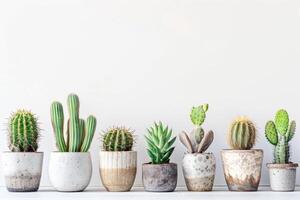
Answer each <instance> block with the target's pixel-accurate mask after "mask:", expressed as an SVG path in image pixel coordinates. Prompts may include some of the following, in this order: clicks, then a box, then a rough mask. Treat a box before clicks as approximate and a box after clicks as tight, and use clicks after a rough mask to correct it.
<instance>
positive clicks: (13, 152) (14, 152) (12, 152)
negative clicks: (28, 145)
mask: <svg viewBox="0 0 300 200" xmlns="http://www.w3.org/2000/svg"><path fill="white" fill-rule="evenodd" d="M2 153H3V154H32V155H34V154H44V152H43V151H36V152H26V151H24V152H22V151H3V152H2Z"/></svg>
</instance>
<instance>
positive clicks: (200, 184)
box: [185, 177, 214, 192]
mask: <svg viewBox="0 0 300 200" xmlns="http://www.w3.org/2000/svg"><path fill="white" fill-rule="evenodd" d="M185 183H186V187H187V189H188V191H194V192H208V191H212V188H213V183H214V177H206V178H185Z"/></svg>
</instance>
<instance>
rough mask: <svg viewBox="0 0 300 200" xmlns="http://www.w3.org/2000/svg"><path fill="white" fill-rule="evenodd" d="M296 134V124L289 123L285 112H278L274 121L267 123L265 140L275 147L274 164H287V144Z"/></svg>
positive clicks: (288, 156) (288, 155)
mask: <svg viewBox="0 0 300 200" xmlns="http://www.w3.org/2000/svg"><path fill="white" fill-rule="evenodd" d="M295 132H296V122H295V121H291V122H289V114H288V113H287V111H286V110H283V109H281V110H278V111H277V113H276V116H275V120H274V121H268V122H267V123H266V127H265V136H266V138H267V140H268V141H269V142H270V143H271V144H272V145H274V146H275V148H274V162H275V163H278V164H283V163H289V159H290V153H289V149H290V147H289V142H290V141H291V139H292V138H293V137H294V135H295Z"/></svg>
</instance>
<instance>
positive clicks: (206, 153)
mask: <svg viewBox="0 0 300 200" xmlns="http://www.w3.org/2000/svg"><path fill="white" fill-rule="evenodd" d="M188 154H189V155H214V153H213V152H204V153H189V152H186V153H184V155H188Z"/></svg>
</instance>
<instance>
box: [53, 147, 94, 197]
mask: <svg viewBox="0 0 300 200" xmlns="http://www.w3.org/2000/svg"><path fill="white" fill-rule="evenodd" d="M91 176H92V160H91V156H90V153H89V152H52V153H51V155H50V161H49V178H50V182H51V184H52V186H53V187H54V188H55V189H56V190H58V191H61V192H80V191H83V190H84V189H85V188H86V187H87V186H88V185H89V183H90V180H91Z"/></svg>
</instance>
